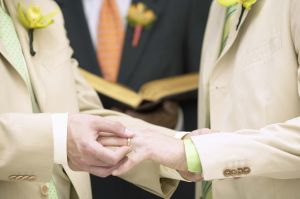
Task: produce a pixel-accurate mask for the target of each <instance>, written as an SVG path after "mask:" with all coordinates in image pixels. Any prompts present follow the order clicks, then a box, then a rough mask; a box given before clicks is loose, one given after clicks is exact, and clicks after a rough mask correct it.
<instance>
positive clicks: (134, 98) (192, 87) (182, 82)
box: [80, 69, 198, 111]
mask: <svg viewBox="0 0 300 199" xmlns="http://www.w3.org/2000/svg"><path fill="white" fill-rule="evenodd" d="M80 71H81V73H82V75H83V76H84V77H85V78H86V79H87V81H88V82H89V83H90V85H91V86H92V87H93V88H94V89H95V90H96V91H97V92H98V93H101V94H103V95H105V96H107V97H109V98H111V99H112V100H116V101H118V102H119V103H120V104H122V105H123V106H124V107H125V108H127V109H128V108H131V109H134V110H140V111H141V110H143V111H145V110H151V109H153V107H156V106H157V105H159V104H161V103H162V102H163V101H166V100H172V101H182V100H187V99H190V98H195V97H196V96H197V90H198V73H189V74H185V75H178V76H174V77H168V78H163V79H159V80H153V81H150V82H147V83H145V84H144V85H142V86H141V88H140V90H139V91H138V92H135V91H133V90H132V89H130V88H127V87H125V86H124V85H120V84H117V83H112V82H108V81H106V80H104V79H103V78H101V77H99V76H96V75H94V74H92V73H90V72H88V71H85V70H83V69H81V70H80Z"/></svg>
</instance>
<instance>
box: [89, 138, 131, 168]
mask: <svg viewBox="0 0 300 199" xmlns="http://www.w3.org/2000/svg"><path fill="white" fill-rule="evenodd" d="M91 147H92V149H91V150H93V151H92V155H94V157H95V159H98V160H100V161H103V162H105V163H107V164H109V165H116V164H117V163H118V162H119V161H121V160H122V159H123V158H124V157H125V156H126V155H127V154H128V153H129V152H130V151H131V148H130V147H128V146H122V147H119V148H117V149H116V150H111V149H109V148H106V147H103V146H102V145H101V144H99V143H98V142H96V141H95V142H93V143H92V144H91Z"/></svg>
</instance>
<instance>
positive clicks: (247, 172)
mask: <svg viewBox="0 0 300 199" xmlns="http://www.w3.org/2000/svg"><path fill="white" fill-rule="evenodd" d="M243 170H244V172H243V173H244V174H245V175H247V174H249V173H250V172H251V169H250V168H249V167H244V168H243Z"/></svg>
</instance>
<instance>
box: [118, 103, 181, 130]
mask: <svg viewBox="0 0 300 199" xmlns="http://www.w3.org/2000/svg"><path fill="white" fill-rule="evenodd" d="M178 111H179V106H178V105H177V103H175V102H171V101H165V102H163V104H162V105H161V106H160V107H158V108H156V109H154V110H153V111H150V112H137V111H134V110H125V111H124V113H125V114H127V115H130V116H132V117H135V118H139V119H142V120H144V121H146V122H149V123H152V124H155V125H158V126H163V127H167V128H170V129H174V128H175V127H176V124H177V119H178V114H179V113H178Z"/></svg>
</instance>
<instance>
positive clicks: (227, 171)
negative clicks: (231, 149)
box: [223, 169, 231, 177]
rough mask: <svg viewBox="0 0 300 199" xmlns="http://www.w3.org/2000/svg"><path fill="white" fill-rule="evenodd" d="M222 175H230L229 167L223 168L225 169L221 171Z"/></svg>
mask: <svg viewBox="0 0 300 199" xmlns="http://www.w3.org/2000/svg"><path fill="white" fill-rule="evenodd" d="M223 175H224V176H225V177H230V176H231V170H230V169H225V170H224V171H223Z"/></svg>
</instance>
